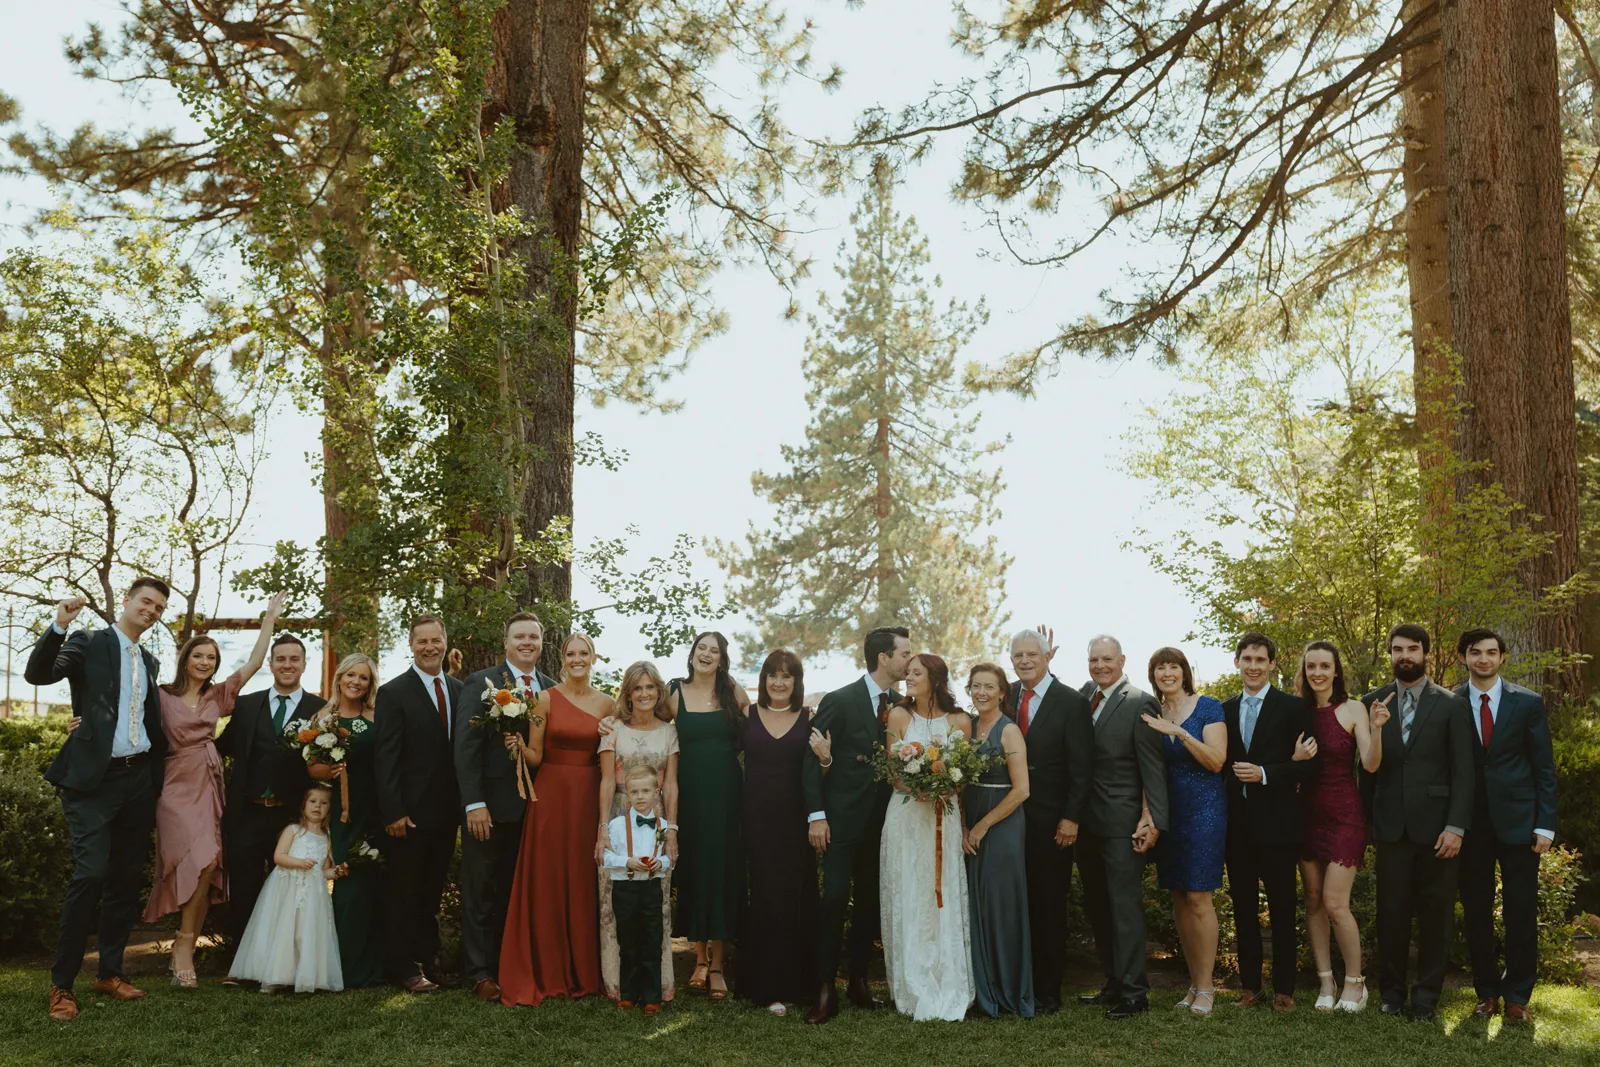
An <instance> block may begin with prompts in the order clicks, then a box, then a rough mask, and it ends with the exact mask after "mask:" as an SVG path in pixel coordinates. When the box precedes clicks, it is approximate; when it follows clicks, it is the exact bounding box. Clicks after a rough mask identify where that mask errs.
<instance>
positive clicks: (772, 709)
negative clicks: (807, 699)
mask: <svg viewBox="0 0 1600 1067" xmlns="http://www.w3.org/2000/svg"><path fill="white" fill-rule="evenodd" d="M790 707H791V705H789V704H785V705H784V706H783V707H781V708H768V709H767V710H768V711H788V710H789V708H790Z"/></svg>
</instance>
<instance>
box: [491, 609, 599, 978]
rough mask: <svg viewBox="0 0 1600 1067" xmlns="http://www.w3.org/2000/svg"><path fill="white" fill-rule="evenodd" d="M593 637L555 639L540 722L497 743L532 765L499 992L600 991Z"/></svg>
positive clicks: (539, 703)
mask: <svg viewBox="0 0 1600 1067" xmlns="http://www.w3.org/2000/svg"><path fill="white" fill-rule="evenodd" d="M594 658H595V656H594V643H593V642H592V641H590V640H589V638H588V637H587V636H586V635H584V634H573V635H572V636H571V637H569V638H567V641H566V644H564V645H562V646H561V663H562V671H561V684H559V685H557V686H555V687H554V688H553V689H546V690H544V691H543V692H541V693H540V694H539V695H538V698H537V700H536V702H535V704H534V708H533V710H534V714H536V715H539V716H542V717H543V719H544V721H543V722H542V723H540V724H538V725H536V726H534V727H533V728H531V729H530V730H529V731H528V740H527V741H526V742H523V741H521V740H520V739H519V738H518V737H517V735H515V734H507V735H506V746H507V747H508V748H511V749H513V751H514V750H515V747H516V746H520V747H521V749H522V758H523V759H524V760H526V761H527V762H528V764H529V765H530V766H532V767H536V768H538V774H537V776H536V777H535V779H534V788H535V790H536V792H537V794H538V798H537V799H536V800H529V802H528V814H527V817H526V818H524V819H523V820H522V846H521V850H520V852H519V853H518V855H517V873H516V878H515V880H514V881H513V882H512V884H511V906H510V908H509V910H508V911H507V913H506V932H505V938H504V940H503V941H502V942H501V946H500V999H501V1001H502V1002H504V1003H506V1004H538V1003H539V1002H540V1001H542V1000H544V998H546V997H569V998H572V999H577V998H578V997H582V996H589V995H591V994H594V995H599V994H602V993H604V992H605V982H604V981H603V980H602V979H601V976H600V894H599V888H598V886H597V884H596V882H595V876H594V828H595V826H596V825H597V824H598V822H599V819H600V751H599V750H600V720H601V719H602V718H604V717H605V716H606V715H608V714H610V713H611V710H612V708H613V706H614V701H613V700H612V699H611V698H610V697H608V696H606V695H605V694H604V693H602V692H600V691H599V690H597V689H594V688H592V687H591V686H590V685H589V670H590V668H591V667H592V666H593V665H594Z"/></svg>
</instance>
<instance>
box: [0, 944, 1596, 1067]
mask: <svg viewBox="0 0 1600 1067" xmlns="http://www.w3.org/2000/svg"><path fill="white" fill-rule="evenodd" d="M46 981H47V980H46V978H45V976H44V974H43V973H41V971H40V970H38V969H36V968H34V967H24V966H23V965H21V964H19V963H10V964H3V965H0V1064H4V1065H5V1067H24V1065H35V1064H39V1065H44V1064H50V1065H60V1064H106V1065H112V1064H138V1065H143V1064H206V1065H208V1067H225V1065H231V1064H316V1063H339V1064H351V1065H354V1064H391V1063H392V1064H406V1065H413V1064H416V1065H421V1064H464V1065H465V1064H471V1065H475V1067H482V1065H487V1064H518V1065H523V1064H527V1065H538V1067H543V1065H555V1067H578V1065H582V1064H594V1065H597V1067H622V1065H633V1064H695V1065H701V1064H706V1065H709V1064H740V1065H750V1067H757V1065H764V1064H826V1065H829V1067H834V1065H837V1067H847V1065H848V1067H875V1065H878V1064H883V1065H894V1067H908V1065H919V1064H961V1065H962V1067H981V1065H986V1064H996V1065H998V1064H1008V1065H1013V1064H1015V1065H1020V1064H1039V1065H1046V1064H1060V1063H1071V1064H1116V1065H1118V1067H1143V1065H1146V1064H1149V1065H1155V1064H1160V1065H1162V1067H1175V1065H1179V1064H1184V1065H1190V1064H1192V1065H1201V1064H1218V1065H1227V1067H1253V1065H1256V1064H1274V1065H1288V1064H1313V1063H1315V1064H1325V1065H1329V1067H1332V1065H1351V1067H1357V1065H1359V1067H1375V1065H1380V1064H1406V1065H1413V1064H1415V1065H1432V1064H1437V1065H1440V1067H1445V1065H1449V1067H1470V1065H1473V1064H1490V1063H1493V1064H1515V1065H1517V1067H1527V1065H1533V1064H1552V1065H1556V1064H1559V1065H1561V1067H1573V1065H1577V1064H1583V1063H1596V1064H1600V992H1597V991H1595V990H1592V989H1578V988H1568V987H1556V986H1545V987H1541V988H1540V989H1539V990H1538V992H1537V993H1536V994H1535V997H1534V1002H1533V1008H1534V1011H1535V1014H1536V1015H1537V1018H1538V1022H1537V1024H1536V1027H1535V1028H1533V1029H1532V1030H1530V1029H1529V1028H1526V1027H1503V1026H1502V1025H1501V1023H1500V1021H1499V1020H1498V1019H1497V1020H1494V1021H1493V1022H1491V1023H1488V1024H1487V1025H1486V1024H1484V1023H1482V1022H1480V1021H1476V1020H1472V1019H1469V1018H1468V1013H1469V1012H1470V1011H1471V1008H1472V1000H1471V993H1470V990H1463V989H1453V990H1448V991H1447V993H1446V999H1445V1002H1444V1005H1443V1011H1442V1012H1441V1019H1442V1022H1441V1023H1439V1024H1435V1025H1432V1026H1428V1025H1422V1024H1413V1023H1407V1022H1403V1021H1400V1020H1396V1019H1389V1018H1384V1017H1381V1016H1380V1015H1379V1014H1378V1011H1377V1003H1376V1001H1377V998H1376V996H1374V998H1373V1005H1372V1008H1371V1009H1369V1010H1368V1011H1367V1013H1366V1014H1364V1015H1360V1016H1342V1015H1341V1016H1329V1015H1323V1014H1321V1013H1318V1012H1314V1011H1312V1010H1311V1000H1312V999H1313V998H1312V997H1311V996H1302V997H1301V998H1300V1010H1299V1011H1298V1012H1296V1013H1295V1014H1294V1015H1292V1016H1288V1017H1284V1016H1279V1015H1274V1014H1273V1013H1272V1012H1271V1011H1269V1010H1260V1009H1258V1010H1254V1011H1251V1012H1248V1013H1244V1012H1241V1011H1239V1010H1238V1009H1237V1008H1236V1007H1235V1006H1234V1004H1233V1000H1232V997H1231V994H1224V996H1223V997H1222V999H1221V1003H1220V1004H1219V1005H1218V1008H1217V1013H1216V1015H1214V1016H1213V1017H1212V1018H1210V1019H1195V1018H1189V1017H1188V1016H1187V1015H1181V1016H1180V1015H1179V1014H1178V1013H1176V1012H1174V1011H1172V1010H1171V1008H1170V1005H1171V1004H1173V1003H1175V1002H1176V1000H1177V995H1176V994H1175V993H1170V992H1165V991H1158V992H1157V993H1156V994H1155V995H1154V996H1153V997H1152V1002H1153V1003H1152V1008H1151V1011H1150V1012H1149V1014H1147V1015H1145V1016H1143V1017H1141V1018H1137V1019H1133V1020H1130V1021H1128V1022H1123V1023H1114V1022H1110V1021H1108V1020H1106V1019H1105V1018H1103V1017H1101V1015H1100V1013H1099V1012H1097V1011H1094V1010H1092V1009H1088V1008H1079V1007H1077V1006H1076V1005H1074V1006H1071V1007H1069V1008H1067V1009H1065V1010H1063V1011H1062V1013H1061V1014H1059V1015H1056V1016H1052V1017H1049V1018H1041V1019H1036V1020H1032V1021H1022V1020H1018V1019H1008V1020H1004V1021H999V1022H993V1021H968V1022H964V1023H913V1022H911V1021H910V1020H907V1019H903V1018H901V1017H899V1016H897V1015H895V1014H894V1013H893V1012H892V1011H888V1010H885V1011H880V1012H877V1013H873V1014H867V1013H863V1012H859V1011H852V1010H850V1009H848V1008H847V1009H846V1010H845V1012H844V1014H842V1015H841V1016H840V1017H839V1018H837V1019H835V1020H834V1021H833V1022H831V1023H829V1024H828V1025H827V1026H822V1027H812V1026H807V1025H805V1022H804V1020H803V1019H802V1018H801V1016H800V1014H799V1013H792V1014H791V1015H790V1016H789V1017H788V1018H786V1019H778V1018H773V1017H771V1016H769V1015H768V1014H767V1013H766V1012H765V1011H764V1010H762V1009H761V1008H759V1007H755V1006H751V1005H746V1004H743V1003H740V1002H737V1001H729V1002H727V1003H724V1004H717V1005H712V1004H708V1003H706V1002H705V1001H704V1000H702V999H699V998H687V997H685V998H684V999H682V1000H680V1001H679V1002H678V1003H677V1004H675V1005H668V1006H667V1007H666V1008H665V1009H664V1010H663V1013H662V1014H661V1015H660V1016H658V1017H656V1018H654V1019H647V1018H646V1017H645V1016H644V1015H642V1014H640V1013H639V1012H637V1011H635V1012H631V1013H629V1014H626V1015H624V1014H622V1013H621V1012H619V1011H618V1010H617V1009H616V1008H615V1007H613V1006H612V1005H611V1004H610V1003H609V1002H606V1001H603V1000H597V999H589V1000H584V1001H578V1002H562V1003H556V1002H546V1003H545V1004H544V1005H542V1006H541V1007H539V1008H518V1009H510V1008H503V1007H500V1006H498V1005H493V1004H482V1003H479V1002H478V1001H476V1000H474V999H472V997H471V996H470V994H468V993H466V992H465V991H460V990H457V991H451V992H447V993H442V994H439V995H436V996H432V997H407V996H405V995H403V994H399V993H396V992H394V991H393V990H390V989H387V988H385V989H375V990H356V991H351V992H347V993H341V994H336V995H330V994H318V995H316V996H309V997H296V996H292V995H290V996H276V997H268V996H264V995H262V994H261V993H259V992H256V991H253V990H230V989H224V988H222V987H220V986H218V985H217V984H216V983H215V981H214V980H210V981H206V982H205V984H204V985H203V986H202V987H201V988H200V989H198V990H193V991H180V990H176V989H172V988H170V987H169V986H167V985H166V984H165V983H164V982H158V981H157V980H155V979H153V978H145V979H142V980H141V981H140V984H141V985H142V986H144V987H145V988H146V989H149V990H150V991H151V996H150V997H148V998H147V999H145V1000H143V1001H140V1002H137V1003H131V1004H118V1003H112V1002H108V1001H104V1000H101V999H98V998H95V997H93V996H92V995H89V985H90V983H89V982H88V981H80V984H79V993H80V994H81V995H83V999H82V1000H81V1001H80V1007H81V1008H82V1012H81V1014H80V1015H79V1016H78V1019H77V1021H75V1022H73V1023H70V1024H67V1025H61V1024H56V1023H52V1022H50V1021H49V1020H48V1019H47V1018H46V1017H45V996H44V994H45V985H46Z"/></svg>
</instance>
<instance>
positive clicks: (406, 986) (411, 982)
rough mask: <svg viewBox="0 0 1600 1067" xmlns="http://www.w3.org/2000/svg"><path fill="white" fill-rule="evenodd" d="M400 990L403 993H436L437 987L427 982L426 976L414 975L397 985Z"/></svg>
mask: <svg viewBox="0 0 1600 1067" xmlns="http://www.w3.org/2000/svg"><path fill="white" fill-rule="evenodd" d="M399 985H400V989H401V991H402V992H405V993H437V992H439V987H438V986H436V985H434V984H433V983H432V982H430V981H428V979H427V976H426V975H421V974H414V975H412V976H411V977H410V978H407V979H405V980H404V981H402V982H400V983H399Z"/></svg>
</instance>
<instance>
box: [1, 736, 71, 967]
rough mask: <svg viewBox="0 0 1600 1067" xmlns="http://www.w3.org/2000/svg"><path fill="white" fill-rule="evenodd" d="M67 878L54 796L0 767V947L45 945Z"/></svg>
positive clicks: (35, 780)
mask: <svg viewBox="0 0 1600 1067" xmlns="http://www.w3.org/2000/svg"><path fill="white" fill-rule="evenodd" d="M71 877H72V840H71V837H70V836H69V834H68V832H67V820H66V816H64V815H63V814H62V813H61V803H60V801H58V800H57V799H56V793H55V790H54V789H53V788H51V787H50V786H49V785H47V784H45V782H44V781H42V780H41V779H40V778H39V776H38V774H37V773H36V772H34V771H33V770H32V769H31V768H27V769H21V770H18V769H12V768H11V767H9V766H3V767H0V945H3V946H6V947H8V948H24V947H26V948H34V947H39V946H43V945H45V944H47V943H48V942H49V941H50V940H51V939H52V938H53V937H54V936H55V931H56V921H57V918H58V917H59V915H60V913H61V901H62V898H63V897H64V896H65V895H66V891H67V882H68V881H69V880H70V879H71Z"/></svg>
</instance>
